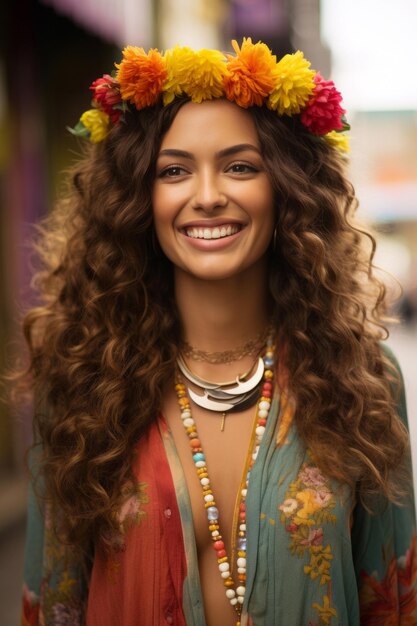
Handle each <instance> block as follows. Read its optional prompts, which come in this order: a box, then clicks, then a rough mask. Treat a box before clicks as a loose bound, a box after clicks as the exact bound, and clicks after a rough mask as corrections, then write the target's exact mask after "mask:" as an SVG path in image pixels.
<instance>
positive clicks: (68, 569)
mask: <svg viewBox="0 0 417 626" xmlns="http://www.w3.org/2000/svg"><path fill="white" fill-rule="evenodd" d="M37 455H38V451H36V450H34V451H33V453H32V455H31V466H32V467H31V469H32V472H33V473H35V472H34V471H33V468H34V467H35V466H36V457H37ZM35 484H36V489H35V488H34V485H35ZM35 491H36V493H35ZM40 492H41V482H40V479H39V480H36V476H35V478H34V479H33V481H31V483H30V485H29V494H28V513H27V530H26V547H25V564H24V575H23V577H24V581H23V600H22V614H21V625H22V626H52V625H56V624H60V625H61V624H62V625H65V626H82V625H83V624H84V623H85V603H86V596H87V584H86V575H85V569H86V568H85V566H84V563H83V562H82V561H81V559H80V557H77V556H76V554H75V552H74V550H72V549H70V548H68V547H67V546H65V545H63V544H62V543H60V542H59V540H58V539H57V537H56V536H55V533H54V531H53V523H52V519H51V515H50V511H49V509H48V506H47V505H45V503H44V501H43V499H42V497H39V493H40Z"/></svg>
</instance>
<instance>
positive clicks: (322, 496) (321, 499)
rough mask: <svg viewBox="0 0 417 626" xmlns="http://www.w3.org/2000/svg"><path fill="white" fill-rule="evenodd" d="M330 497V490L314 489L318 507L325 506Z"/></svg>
mask: <svg viewBox="0 0 417 626" xmlns="http://www.w3.org/2000/svg"><path fill="white" fill-rule="evenodd" d="M331 498H332V494H331V492H330V491H325V490H322V491H316V495H315V500H316V502H317V504H318V505H319V506H320V508H324V507H325V506H327V505H328V503H329V502H330V500H331Z"/></svg>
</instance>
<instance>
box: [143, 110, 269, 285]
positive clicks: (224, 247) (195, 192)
mask: <svg viewBox="0 0 417 626" xmlns="http://www.w3.org/2000/svg"><path fill="white" fill-rule="evenodd" d="M273 196H274V194H273V189H272V186H271V183H270V181H269V178H268V176H267V174H266V171H265V166H264V161H263V158H262V153H261V148H260V143H259V138H258V134H257V132H256V129H255V125H254V122H253V119H252V117H251V115H250V114H249V113H248V112H247V111H245V110H244V109H242V108H240V107H238V106H237V105H235V104H232V103H231V102H228V101H227V100H212V101H206V102H203V103H201V104H194V103H191V102H189V103H187V104H185V105H184V106H183V107H182V108H181V109H180V110H179V112H178V114H177V115H176V117H175V119H174V121H173V123H172V125H171V127H170V128H169V130H168V132H167V133H166V134H165V136H164V138H163V140H162V144H161V149H160V152H159V155H158V159H157V164H156V176H155V182H154V187H153V195H152V203H153V214H154V222H155V229H156V234H157V237H158V240H159V243H160V245H161V248H162V250H163V251H164V253H165V254H166V256H167V257H168V258H169V259H170V260H171V262H172V263H173V264H174V266H175V268H176V270H177V271H183V272H186V273H188V274H191V275H193V276H195V277H197V278H200V279H204V280H221V279H225V278H230V277H232V276H234V275H237V274H240V273H242V272H244V271H245V270H247V269H248V268H249V267H252V266H254V265H255V264H259V265H260V266H262V267H264V260H265V255H266V251H267V249H268V246H269V244H270V241H271V238H272V234H273V230H274V221H275V220H274V198H273Z"/></svg>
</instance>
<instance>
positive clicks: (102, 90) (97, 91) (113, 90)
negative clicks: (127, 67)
mask: <svg viewBox="0 0 417 626" xmlns="http://www.w3.org/2000/svg"><path fill="white" fill-rule="evenodd" d="M90 89H91V90H92V91H93V92H94V103H95V104H96V105H97V106H98V108H99V109H101V110H102V111H104V113H107V115H108V116H109V117H110V120H111V122H112V124H117V122H118V121H119V119H120V115H121V111H120V109H114V108H113V107H114V105H117V104H120V103H121V102H122V99H121V97H120V91H119V85H118V83H117V81H116V80H115V79H114V78H112V77H111V76H110V75H109V74H104V76H103V77H102V78H97V80H95V81H94V82H93V83H92V84H91V86H90Z"/></svg>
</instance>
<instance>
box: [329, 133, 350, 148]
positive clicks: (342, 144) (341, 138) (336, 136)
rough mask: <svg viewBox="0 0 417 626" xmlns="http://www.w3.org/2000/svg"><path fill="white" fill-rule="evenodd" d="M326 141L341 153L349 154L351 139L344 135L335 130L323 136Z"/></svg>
mask: <svg viewBox="0 0 417 626" xmlns="http://www.w3.org/2000/svg"><path fill="white" fill-rule="evenodd" d="M323 136H324V139H325V140H326V141H327V143H328V144H329V145H331V146H332V147H333V148H336V149H337V150H340V151H341V152H349V151H350V145H349V137H348V136H347V135H345V134H344V133H338V132H337V131H335V130H332V131H331V132H330V133H327V134H326V135H323Z"/></svg>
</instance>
